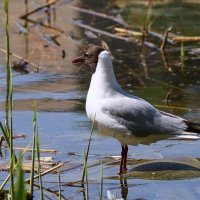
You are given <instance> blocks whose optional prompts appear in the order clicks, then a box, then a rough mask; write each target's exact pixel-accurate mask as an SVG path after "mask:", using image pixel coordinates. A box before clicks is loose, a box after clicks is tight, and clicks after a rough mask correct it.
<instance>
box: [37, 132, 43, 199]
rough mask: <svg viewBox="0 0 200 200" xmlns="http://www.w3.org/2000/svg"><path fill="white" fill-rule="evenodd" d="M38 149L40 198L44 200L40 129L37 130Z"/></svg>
mask: <svg viewBox="0 0 200 200" xmlns="http://www.w3.org/2000/svg"><path fill="white" fill-rule="evenodd" d="M36 150H37V160H38V174H39V181H40V199H41V200H43V199H44V194H43V186H42V176H41V164H40V141H39V134H38V131H37V135H36Z"/></svg>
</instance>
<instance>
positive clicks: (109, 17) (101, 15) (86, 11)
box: [69, 5, 128, 27]
mask: <svg viewBox="0 0 200 200" xmlns="http://www.w3.org/2000/svg"><path fill="white" fill-rule="evenodd" d="M69 7H70V8H72V9H74V10H78V11H79V12H83V13H86V14H90V15H94V16H97V17H102V18H105V19H109V20H112V21H114V22H116V23H118V24H121V25H122V26H124V27H128V24H127V23H126V22H124V21H123V20H121V19H118V18H117V17H115V16H110V15H107V14H105V13H100V12H97V11H92V10H88V9H84V8H80V7H77V6H71V5H69Z"/></svg>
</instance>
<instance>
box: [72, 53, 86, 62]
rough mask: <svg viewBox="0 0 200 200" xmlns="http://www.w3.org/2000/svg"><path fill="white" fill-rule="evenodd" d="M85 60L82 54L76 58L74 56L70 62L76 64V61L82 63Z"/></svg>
mask: <svg viewBox="0 0 200 200" xmlns="http://www.w3.org/2000/svg"><path fill="white" fill-rule="evenodd" d="M84 61H85V57H84V55H82V56H80V57H78V58H75V59H74V60H73V61H72V63H73V64H76V63H83V62H84Z"/></svg>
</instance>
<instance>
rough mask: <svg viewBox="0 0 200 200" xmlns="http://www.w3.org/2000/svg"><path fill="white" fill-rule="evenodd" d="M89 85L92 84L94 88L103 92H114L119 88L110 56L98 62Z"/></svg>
mask: <svg viewBox="0 0 200 200" xmlns="http://www.w3.org/2000/svg"><path fill="white" fill-rule="evenodd" d="M91 84H94V85H95V88H98V89H103V90H104V91H105V89H106V90H108V89H111V90H115V89H117V88H119V84H118V82H117V80H116V78H115V73H114V70H113V65H112V61H111V58H110V56H109V57H104V58H101V59H99V60H98V63H97V67H96V71H95V73H94V74H93V76H92V80H91Z"/></svg>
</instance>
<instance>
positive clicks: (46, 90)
mask: <svg viewBox="0 0 200 200" xmlns="http://www.w3.org/2000/svg"><path fill="white" fill-rule="evenodd" d="M170 2H171V3H168V2H166V3H162V2H160V1H156V3H155V4H154V5H153V8H152V13H153V14H152V18H153V19H154V21H153V24H152V28H151V30H152V31H154V32H158V33H160V34H163V33H164V31H165V30H166V29H167V28H168V27H169V26H173V29H172V32H173V33H174V34H178V35H187V36H198V32H199V25H200V24H199V23H200V20H199V18H200V15H199V12H198V10H199V7H200V5H199V4H198V1H197V3H195V2H194V3H192V2H190V3H184V2H185V1H183V2H179V3H174V2H173V1H170ZM43 3H45V2H43ZM72 4H73V5H76V6H80V7H83V8H86V9H88V10H94V11H98V12H103V13H107V14H108V15H112V14H117V13H118V14H119V13H120V14H121V17H122V18H123V19H124V20H125V22H126V23H128V24H129V25H130V26H131V28H133V29H134V30H140V28H142V27H143V26H144V24H145V22H146V13H147V2H146V1H117V0H115V1H109V2H106V1H98V2H95V3H94V2H93V1H89V0H87V1H74V2H71V3H70V2H68V1H63V2H61V1H60V2H59V3H57V4H56V5H55V8H56V19H55V21H54V20H53V16H52V21H51V24H50V25H51V26H52V27H59V29H62V30H63V31H64V32H65V33H62V34H60V32H59V31H55V30H53V29H52V28H45V27H43V26H41V25H40V24H33V23H29V24H28V27H29V33H28V34H23V33H19V28H18V26H17V25H16V24H17V23H21V24H22V25H23V24H24V23H25V22H24V21H23V20H20V19H19V17H20V16H21V15H23V14H24V11H25V5H24V4H23V2H22V1H14V2H10V35H11V51H12V52H13V53H16V54H17V55H19V56H21V57H23V58H27V59H29V60H30V61H32V62H33V63H35V64H36V65H38V66H40V68H41V69H40V71H39V72H38V73H34V72H33V71H34V67H33V66H31V65H30V64H29V65H28V70H29V71H30V73H29V74H22V73H20V72H18V71H14V73H13V84H14V95H13V97H14V133H16V134H19V133H20V134H25V135H27V138H25V139H16V140H15V146H17V147H26V146H27V145H28V144H29V142H30V140H31V138H32V132H33V128H32V118H33V101H34V99H37V121H38V130H39V133H40V140H41V148H47V149H55V150H57V151H58V153H57V154H53V155H50V156H52V157H53V159H54V161H55V162H56V161H62V162H69V163H70V164H71V165H74V166H77V167H74V168H73V167H72V168H73V169H71V170H70V171H63V172H62V176H61V181H62V182H63V184H64V183H66V182H69V181H78V180H80V179H81V173H82V164H83V153H84V150H85V149H86V147H87V144H88V138H89V135H90V130H91V123H90V122H89V121H88V119H87V117H86V114H85V109H84V104H85V98H86V94H87V89H88V86H89V82H90V77H91V71H90V69H89V68H87V67H84V68H82V69H80V68H79V67H75V66H73V65H72V64H71V60H72V59H73V58H74V57H75V56H76V55H80V54H81V48H80V46H81V47H84V48H85V47H87V46H88V45H89V44H97V45H100V44H101V42H102V41H104V42H106V44H107V45H108V47H109V49H110V51H111V53H112V56H113V60H114V66H115V72H116V77H117V79H118V81H119V83H120V85H122V87H123V88H124V89H125V90H126V91H127V92H129V93H132V94H135V95H138V96H140V97H142V98H144V99H146V100H147V101H149V102H150V103H152V104H153V105H155V106H156V107H158V108H159V109H161V110H164V111H167V112H171V113H173V114H177V115H180V116H181V117H184V118H186V119H188V120H193V121H196V122H199V121H200V110H199V108H200V102H199V98H200V95H199V94H200V87H199V85H200V81H199V72H200V69H199V59H200V57H199V54H196V55H191V54H189V52H190V51H191V50H194V49H196V48H198V47H199V44H198V43H189V44H187V43H185V44H184V47H185V63H184V66H181V65H180V64H179V63H180V46H181V45H180V44H176V45H171V44H167V47H166V51H165V56H163V55H162V54H161V53H160V51H159V50H158V48H149V47H146V46H145V47H144V48H143V51H142V47H141V42H139V43H135V42H125V41H123V40H119V39H114V38H110V37H106V36H99V35H98V34H97V33H94V34H95V36H94V35H93V37H95V38H91V32H88V31H86V30H84V29H82V28H79V27H77V26H75V25H73V23H72V21H71V20H72V19H74V20H77V19H78V20H80V21H81V22H82V23H84V24H87V25H90V26H91V27H95V28H98V29H102V30H105V31H108V32H113V26H116V22H113V21H112V20H108V19H105V18H101V17H95V16H93V15H89V14H85V13H82V12H80V11H77V10H75V9H73V8H72V7H69V5H72ZM40 5H42V2H39V3H38V2H36V1H30V3H29V10H33V9H35V8H37V7H39V6H40ZM0 9H1V11H3V5H2V3H0ZM188 13H190V15H189V17H188ZM45 17H46V14H45V13H44V12H43V11H40V12H37V13H34V14H33V15H31V16H29V18H30V19H33V20H35V21H37V20H41V19H44V18H45ZM45 23H46V24H47V22H45ZM0 24H1V27H2V28H1V29H0V40H1V43H0V48H4V49H5V45H4V43H5V42H4V41H5V39H4V37H5V36H4V31H3V25H4V13H3V12H0ZM119 27H120V26H119ZM55 35H58V37H57V38H56V40H57V42H58V43H59V45H57V44H56V43H54V42H52V40H47V38H49V37H50V36H55ZM148 41H150V42H152V43H154V44H155V45H156V46H157V47H159V45H160V43H161V41H160V40H159V39H157V38H156V39H155V38H153V37H150V38H148ZM141 52H143V56H144V59H143V60H142V58H141V57H140V54H141ZM63 54H65V57H64V58H63ZM12 61H18V59H17V58H13V57H12ZM144 63H145V64H144ZM0 70H1V73H0V80H1V85H0V90H1V93H0V108H1V114H0V118H1V120H3V119H4V117H5V108H4V101H5V95H6V94H5V91H6V89H5V88H6V85H5V84H6V74H5V54H4V53H2V52H0ZM170 89H173V90H172V92H171V94H170V97H169V102H168V104H169V106H168V107H167V105H166V100H165V98H166V95H167V93H168V92H169V91H170ZM199 145H200V142H199V141H180V140H169V139H161V138H157V142H154V143H149V144H148V145H143V144H140V145H138V146H130V147H129V163H128V164H129V165H128V168H129V169H132V168H133V167H134V166H135V164H137V162H141V163H144V162H147V161H151V160H154V159H163V160H165V159H172V158H173V159H174V158H175V160H178V161H180V160H181V159H182V158H183V157H184V158H185V157H187V159H186V160H184V161H183V160H181V161H180V162H183V163H186V164H188V165H189V164H190V165H192V166H195V167H196V168H197V169H199V166H200V165H199V160H198V158H199ZM120 149H121V147H120V144H119V143H118V142H117V141H116V140H115V139H113V138H110V137H105V136H104V137H103V136H100V135H98V134H96V131H95V133H94V134H93V136H92V141H91V149H90V156H89V160H88V164H89V166H91V167H89V170H88V171H89V180H91V181H90V184H89V191H90V198H91V199H98V192H99V188H100V186H99V181H100V171H101V170H100V169H101V165H100V163H101V161H103V162H104V163H107V164H105V165H104V167H103V168H104V170H103V171H104V172H103V173H104V185H103V195H104V196H105V197H106V195H107V190H110V192H111V193H113V194H117V197H118V198H121V197H123V198H127V199H199V197H200V187H199V181H200V179H199V178H198V177H199V172H198V170H197V171H195V170H191V171H189V170H188V171H187V170H182V171H181V170H175V169H174V170H171V171H166V172H164V174H171V176H169V177H168V178H166V176H164V174H162V173H161V174H160V175H158V176H157V178H156V180H154V179H155V176H154V173H157V171H158V172H159V168H158V170H157V171H155V172H154V171H153V172H152V173H150V174H149V172H144V173H143V174H139V173H138V174H136V175H137V176H136V177H131V176H130V177H129V176H128V177H127V180H120V179H119V177H117V171H118V167H119V160H118V159H117V158H119V157H116V158H115V157H113V156H119V155H120ZM8 155H9V153H8V150H7V149H6V148H3V149H2V158H1V163H3V162H6V160H7V157H8ZM28 156H29V154H28V153H27V155H25V159H27V158H28ZM42 156H49V154H43V155H42ZM190 159H191V160H190ZM172 162H174V160H172ZM177 174H178V175H177ZM180 174H181V175H180ZM139 175H140V176H139ZM26 176H28V174H26ZM0 177H1V180H3V179H4V178H5V172H1V173H0ZM170 177H171V178H170ZM57 178H58V177H57V174H51V175H47V176H44V178H43V180H44V182H45V187H46V188H51V190H52V191H53V190H57V180H58V179H57ZM169 179H170V180H169ZM120 181H123V183H122V182H121V183H120ZM127 184H128V186H127ZM62 189H63V191H62V194H63V195H65V196H66V197H68V196H70V195H72V194H74V192H76V191H77V190H78V189H79V188H78V189H77V188H76V187H67V186H62ZM35 195H36V198H37V197H38V195H39V192H36V193H35ZM49 196H51V194H49ZM51 197H52V196H51ZM82 198H83V196H82V193H79V194H77V195H75V197H74V199H82Z"/></svg>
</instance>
